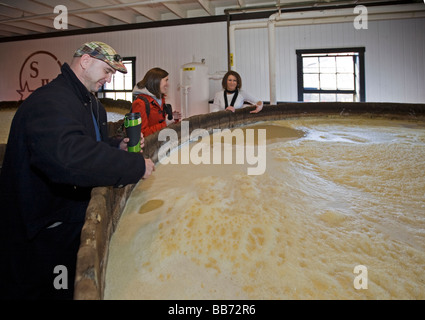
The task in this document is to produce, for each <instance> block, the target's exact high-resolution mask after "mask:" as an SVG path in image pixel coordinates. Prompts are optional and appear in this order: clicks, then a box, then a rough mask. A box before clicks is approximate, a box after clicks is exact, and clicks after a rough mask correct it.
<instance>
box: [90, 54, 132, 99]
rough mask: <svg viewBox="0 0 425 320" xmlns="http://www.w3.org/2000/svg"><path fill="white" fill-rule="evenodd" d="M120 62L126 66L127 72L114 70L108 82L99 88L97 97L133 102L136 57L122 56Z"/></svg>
mask: <svg viewBox="0 0 425 320" xmlns="http://www.w3.org/2000/svg"><path fill="white" fill-rule="evenodd" d="M122 62H123V63H124V65H125V67H126V68H127V73H126V74H124V73H121V72H119V71H117V72H115V74H114V75H113V76H112V80H111V82H110V83H105V85H104V86H103V87H102V88H101V89H100V90H99V92H98V97H99V98H110V99H114V100H118V99H122V100H128V101H130V102H133V97H132V91H133V88H134V86H135V84H136V82H135V78H136V68H135V65H136V58H135V57H131V58H123V60H122Z"/></svg>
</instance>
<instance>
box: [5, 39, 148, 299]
mask: <svg viewBox="0 0 425 320" xmlns="http://www.w3.org/2000/svg"><path fill="white" fill-rule="evenodd" d="M116 70H118V71H120V72H127V70H126V69H125V66H124V65H123V64H122V62H121V58H120V56H119V55H117V54H116V52H115V50H114V49H112V48H111V47H110V46H108V45H107V44H105V43H101V42H90V43H86V44H85V45H83V46H82V47H81V48H80V49H78V50H77V51H76V53H75V55H74V58H73V60H72V63H71V66H70V65H68V64H66V63H65V64H64V65H63V66H62V68H61V71H62V72H61V74H60V75H59V76H58V77H57V78H56V79H54V80H52V81H51V82H50V83H49V84H47V85H45V86H43V87H41V88H39V89H37V90H36V91H35V92H34V93H33V94H32V95H31V96H30V97H28V98H27V99H26V100H25V102H23V103H22V105H21V106H20V107H19V108H18V110H17V112H16V115H15V117H14V119H13V122H12V126H11V130H10V134H9V140H8V143H7V149H6V154H5V158H4V163H3V167H2V170H1V175H0V197H1V198H0V199H1V202H0V206H1V210H0V212H1V213H0V226H1V228H0V234H1V235H0V257H1V259H0V261H1V262H0V297H1V298H3V299H14V298H24V299H26V298H29V299H33V298H35V299H38V298H47V299H50V298H72V297H73V287H74V277H75V264H76V257H77V251H78V247H79V243H80V233H81V228H82V226H83V223H84V219H85V213H86V209H87V206H88V203H89V200H90V192H91V189H92V188H93V187H96V186H114V187H121V186H124V185H127V184H132V183H136V182H138V181H139V179H141V178H147V177H148V176H149V175H150V174H151V173H152V171H153V170H154V167H153V162H152V161H151V160H150V159H146V160H145V159H144V157H143V155H142V154H141V153H130V152H126V151H124V150H126V143H127V142H128V138H125V139H124V140H123V141H113V140H112V139H109V138H108V132H107V118H106V111H105V109H104V107H103V106H102V105H101V104H100V102H99V101H98V100H97V99H96V98H95V97H94V95H93V94H92V93H91V92H95V91H97V90H98V89H99V88H100V86H102V85H103V84H104V83H105V82H106V81H108V82H109V81H110V80H111V76H112V74H113V73H115V71H116ZM90 91H91V92H90ZM96 127H97V128H96ZM142 141H143V140H142ZM142 143H143V142H142ZM122 149H124V150H122ZM56 266H64V267H65V268H66V271H67V273H68V283H67V287H68V289H64V288H63V287H64V285H63V281H62V286H61V287H59V289H58V288H57V287H55V286H54V279H55V277H57V276H58V272H57V271H56V273H55V270H54V268H55V267H56ZM60 270H63V269H60Z"/></svg>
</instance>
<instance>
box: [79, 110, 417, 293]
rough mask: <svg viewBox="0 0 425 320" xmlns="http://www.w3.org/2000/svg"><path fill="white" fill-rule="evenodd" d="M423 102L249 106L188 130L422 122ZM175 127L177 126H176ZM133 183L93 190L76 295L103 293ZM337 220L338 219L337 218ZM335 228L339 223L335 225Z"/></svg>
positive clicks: (152, 149)
mask: <svg viewBox="0 0 425 320" xmlns="http://www.w3.org/2000/svg"><path fill="white" fill-rule="evenodd" d="M424 110H425V109H424V105H400V104H338V103H334V104H333V103H331V104H296V103H295V104H283V105H278V106H270V107H265V109H264V110H263V111H262V113H260V114H257V115H252V114H249V109H246V110H240V112H236V113H235V114H230V113H228V112H224V111H223V112H219V113H215V114H210V115H202V116H195V117H191V118H190V119H189V120H190V129H191V131H192V130H195V129H197V128H205V129H211V130H212V129H214V128H221V129H223V128H232V127H235V126H239V125H241V124H246V123H253V122H257V121H262V120H279V119H286V118H303V117H309V116H322V117H334V118H344V119H347V118H348V119H349V118H350V117H351V116H359V115H362V116H363V117H366V118H377V117H380V118H387V119H406V120H409V119H411V120H415V121H423V120H424ZM175 127H176V129H177V130H178V127H179V125H177V126H175ZM147 143H148V146H147V150H146V153H147V154H148V155H149V156H151V157H152V158H153V159H156V157H157V152H158V149H159V147H160V146H161V142H159V141H158V136H157V135H155V136H153V137H152V138H151V139H149V140H148V141H147ZM133 187H134V186H129V187H127V188H125V189H120V190H113V189H110V188H98V189H96V190H95V191H94V192H93V200H92V202H91V205H90V207H89V210H88V214H87V221H86V224H85V227H84V230H83V235H82V244H81V247H80V252H79V262H78V270H77V282H76V285H77V287H76V298H78V299H99V298H100V299H101V298H103V297H104V296H103V295H104V285H105V270H106V263H107V257H108V250H109V241H110V238H111V235H112V233H113V232H114V230H115V228H116V226H117V222H118V220H119V218H120V215H121V212H122V209H123V208H124V206H125V201H126V199H127V198H128V196H129V194H130V193H131V191H132V189H133ZM323 219H324V220H326V219H327V220H328V221H331V222H332V221H335V219H333V216H332V214H331V213H328V214H326V212H325V213H324V215H323ZM336 223H338V221H336ZM336 227H338V226H336Z"/></svg>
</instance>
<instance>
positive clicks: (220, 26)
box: [0, 18, 425, 109]
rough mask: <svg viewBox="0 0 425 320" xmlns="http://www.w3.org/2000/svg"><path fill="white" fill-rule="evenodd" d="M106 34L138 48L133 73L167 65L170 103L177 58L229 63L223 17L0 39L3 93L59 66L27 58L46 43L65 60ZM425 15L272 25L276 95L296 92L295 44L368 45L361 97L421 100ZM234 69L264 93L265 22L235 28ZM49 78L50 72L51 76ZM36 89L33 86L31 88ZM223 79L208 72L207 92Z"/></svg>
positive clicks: (9, 94) (13, 96) (10, 94)
mask: <svg viewBox="0 0 425 320" xmlns="http://www.w3.org/2000/svg"><path fill="white" fill-rule="evenodd" d="M92 40H98V41H104V42H106V43H108V44H110V45H111V46H112V47H114V48H115V49H116V50H117V51H118V52H119V53H120V54H121V55H122V56H136V57H137V59H136V70H137V73H136V78H137V80H141V79H142V77H143V75H144V74H145V72H146V71H147V70H148V69H150V68H152V67H155V66H158V67H161V68H163V69H165V70H167V71H168V72H169V73H170V86H171V87H170V92H169V98H170V102H171V104H172V105H173V106H174V107H176V108H177V109H179V108H180V91H179V90H178V84H179V82H180V67H181V65H183V64H185V63H188V62H192V61H193V56H195V58H196V61H200V60H201V59H202V58H203V59H205V60H206V63H207V65H208V67H209V73H210V74H212V73H215V72H218V71H226V70H227V33H226V23H225V22H216V23H206V24H196V25H184V26H173V27H162V28H152V29H140V30H130V31H117V32H109V33H98V34H92V35H78V36H66V37H55V38H48V39H39V40H28V41H16V42H5V43H0V70H1V74H0V101H4V100H19V98H20V94H19V93H18V92H17V90H19V89H20V87H21V84H20V81H22V78H25V77H26V79H29V80H28V81H29V84H31V86H35V84H36V83H37V81H38V83H41V82H40V78H43V77H45V78H53V77H54V76H53V75H56V74H57V73H59V67H58V66H57V64H56V63H55V62H54V61H53V59H50V62H49V58H47V60H46V61H45V62H44V63H43V62H42V61H41V62H39V64H38V65H33V68H36V69H38V75H37V77H36V78H31V76H35V75H36V71H35V70H34V69H31V68H30V66H29V65H28V63H27V65H26V66H25V67H24V69H25V70H22V74H20V73H21V68H22V67H23V64H24V62H25V60H26V59H27V58H28V57H29V56H30V55H31V54H33V53H34V52H36V51H39V50H45V51H48V52H50V53H51V54H53V55H55V56H56V57H57V58H58V60H59V61H60V62H61V63H63V62H69V61H70V60H71V58H72V54H73V52H74V51H75V50H76V49H77V48H78V47H79V46H80V45H81V44H82V43H84V42H86V41H92ZM424 40H425V19H424V18H417V19H404V20H392V21H370V22H369V24H368V29H366V30H356V29H355V28H354V27H353V23H352V22H347V23H336V24H322V25H312V26H291V27H277V28H276V49H277V101H296V100H297V70H296V54H295V50H297V49H317V48H331V47H358V46H364V47H366V53H365V64H366V100H367V101H375V102H386V101H392V102H411V103H425V90H424V89H425V62H424V57H425V41H424ZM235 61H236V70H237V71H238V72H239V73H240V74H241V76H242V79H243V87H244V89H246V90H248V91H250V92H251V93H252V94H253V95H255V96H257V97H258V98H259V99H262V100H266V101H269V100H270V97H269V78H268V45H267V29H249V30H237V31H236V53H235ZM50 80H51V79H50ZM30 89H34V88H32V87H31V88H30ZM218 89H220V81H218V80H210V99H212V98H213V96H214V93H215V91H217V90H218Z"/></svg>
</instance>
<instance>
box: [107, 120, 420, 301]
mask: <svg viewBox="0 0 425 320" xmlns="http://www.w3.org/2000/svg"><path fill="white" fill-rule="evenodd" d="M250 128H252V127H250ZM256 128H257V129H258V128H260V127H256ZM263 128H264V127H263ZM265 128H266V129H267V163H266V170H265V172H264V174H261V175H247V171H246V168H247V167H249V166H250V165H249V164H247V163H245V164H243V165H241V164H239V165H238V164H228V165H224V164H221V165H213V164H210V165H204V164H200V165H193V164H178V165H173V164H168V165H158V166H157V168H156V171H155V172H154V174H153V175H152V176H151V178H150V179H148V180H145V181H141V182H140V183H139V184H138V185H137V186H136V187H135V189H134V191H133V193H132V194H131V196H130V198H129V200H128V202H127V205H126V208H125V211H124V212H123V215H122V217H121V220H120V222H119V225H118V227H117V230H116V231H115V233H114V235H113V237H112V239H111V244H110V253H109V260H108V266H107V274H106V280H105V281H106V289H105V298H106V299H425V272H424V266H425V161H424V159H425V126H424V124H423V123H415V122H406V121H395V120H394V121H389V120H371V119H361V118H358V119H354V118H349V119H348V118H347V119H342V118H335V119H334V118H317V119H293V120H284V121H276V122H271V123H267V125H266V126H265ZM284 132H285V133H284ZM287 133H289V134H287ZM180 152H184V149H183V148H182V150H180ZM359 265H362V266H365V267H366V268H367V276H366V275H365V274H364V273H362V274H360V273H358V272H357V273H354V269H355V267H356V266H359ZM357 276H366V282H367V289H365V288H363V289H361V288H360V289H359V288H356V285H355V282H356V277H357ZM363 281H364V280H363Z"/></svg>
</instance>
